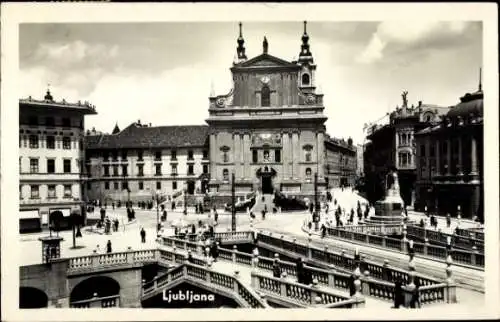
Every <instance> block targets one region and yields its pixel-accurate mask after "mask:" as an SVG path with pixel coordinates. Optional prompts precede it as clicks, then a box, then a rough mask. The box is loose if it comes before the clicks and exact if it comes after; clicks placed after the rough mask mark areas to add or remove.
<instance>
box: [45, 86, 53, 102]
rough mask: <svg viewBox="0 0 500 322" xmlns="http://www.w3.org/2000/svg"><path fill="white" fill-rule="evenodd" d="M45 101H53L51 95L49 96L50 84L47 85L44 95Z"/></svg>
mask: <svg viewBox="0 0 500 322" xmlns="http://www.w3.org/2000/svg"><path fill="white" fill-rule="evenodd" d="M45 100H46V101H53V100H54V98H53V97H52V94H50V84H47V94H46V95H45Z"/></svg>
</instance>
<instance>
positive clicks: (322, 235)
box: [321, 224, 326, 238]
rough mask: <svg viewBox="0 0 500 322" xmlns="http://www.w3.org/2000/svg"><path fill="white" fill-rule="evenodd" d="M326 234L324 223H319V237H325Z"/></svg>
mask: <svg viewBox="0 0 500 322" xmlns="http://www.w3.org/2000/svg"><path fill="white" fill-rule="evenodd" d="M325 236H326V226H325V224H323V225H321V238H325Z"/></svg>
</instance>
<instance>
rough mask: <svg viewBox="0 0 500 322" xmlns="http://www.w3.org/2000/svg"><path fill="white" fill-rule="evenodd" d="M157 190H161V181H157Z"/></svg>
mask: <svg viewBox="0 0 500 322" xmlns="http://www.w3.org/2000/svg"><path fill="white" fill-rule="evenodd" d="M156 190H161V181H156Z"/></svg>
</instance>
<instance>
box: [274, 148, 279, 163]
mask: <svg viewBox="0 0 500 322" xmlns="http://www.w3.org/2000/svg"><path fill="white" fill-rule="evenodd" d="M274 162H281V150H274Z"/></svg>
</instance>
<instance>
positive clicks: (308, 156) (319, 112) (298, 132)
mask: <svg viewBox="0 0 500 322" xmlns="http://www.w3.org/2000/svg"><path fill="white" fill-rule="evenodd" d="M308 41H309V36H308V34H307V30H306V22H304V34H303V36H302V46H301V50H300V55H299V59H298V60H297V61H292V62H289V61H286V60H283V59H281V58H278V57H275V56H273V55H271V54H270V50H269V44H268V42H267V39H266V38H265V37H264V41H263V48H262V54H260V55H258V56H257V57H254V58H252V59H247V57H246V54H245V47H244V39H243V35H242V30H241V24H240V36H239V38H238V47H237V60H236V61H235V62H234V63H233V66H232V68H231V73H232V77H233V88H232V89H230V90H229V93H228V94H227V95H213V94H212V95H211V97H210V98H209V101H210V105H209V109H208V110H209V117H208V119H207V120H206V122H207V123H208V125H209V128H210V130H209V136H210V139H209V142H210V144H209V146H210V169H211V170H210V181H209V190H210V192H212V193H221V194H224V193H227V192H230V190H231V180H232V176H233V174H234V183H235V190H236V192H237V193H244V192H249V191H252V190H253V191H261V192H262V193H264V194H270V193H273V191H277V190H279V191H282V192H284V193H288V194H293V195H311V194H313V193H314V176H315V174H317V177H318V179H317V182H318V187H319V189H318V190H319V191H321V190H323V189H324V188H325V186H326V180H325V155H326V152H325V131H326V129H325V125H324V123H325V121H326V120H327V117H326V116H325V115H324V113H323V111H324V109H325V107H324V105H323V95H322V94H318V93H316V87H315V71H316V65H315V64H314V60H313V56H312V53H311V51H310V46H309V43H308Z"/></svg>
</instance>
